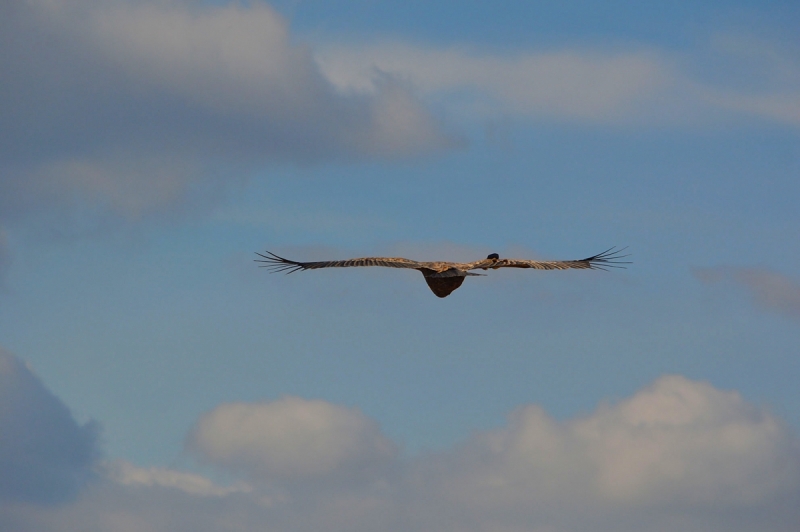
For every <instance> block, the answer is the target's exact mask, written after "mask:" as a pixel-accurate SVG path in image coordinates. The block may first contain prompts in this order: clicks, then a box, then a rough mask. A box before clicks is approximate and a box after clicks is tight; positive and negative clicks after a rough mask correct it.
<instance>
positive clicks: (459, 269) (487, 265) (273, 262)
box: [254, 248, 630, 297]
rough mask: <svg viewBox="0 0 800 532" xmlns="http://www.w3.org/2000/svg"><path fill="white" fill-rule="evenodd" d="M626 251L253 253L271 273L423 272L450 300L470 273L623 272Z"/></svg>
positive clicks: (438, 294)
mask: <svg viewBox="0 0 800 532" xmlns="http://www.w3.org/2000/svg"><path fill="white" fill-rule="evenodd" d="M625 249H627V248H622V249H616V248H610V249H607V250H605V251H604V252H602V253H598V254H597V255H593V256H591V257H587V258H585V259H580V260H556V261H539V260H526V259H501V258H500V256H499V255H498V254H497V253H492V254H491V255H489V256H488V257H486V258H485V259H483V260H477V261H475V262H417V261H415V260H409V259H404V258H401V257H364V258H360V259H347V260H332V261H322V262H297V261H294V260H289V259H284V258H283V257H280V256H278V255H276V254H274V253H271V252H269V251H265V252H264V253H266V255H262V254H261V253H258V252H256V255H258V256H259V257H261V258H260V259H254V260H255V261H256V262H261V263H262V264H261V265H260V267H262V268H268V269H270V270H272V273H275V272H282V271H285V272H287V273H294V272H296V271H300V270H317V269H319V268H348V267H354V266H383V267H385V268H406V269H411V270H417V271H420V272H422V275H423V276H424V277H425V282H427V283H428V286H429V287H430V289H431V291H432V292H433V293H434V294H436V295H437V296H438V297H447V296H449V295H450V294H451V293H452V292H453V291H454V290H455V289H456V288H458V287H459V286H461V283H463V282H464V278H466V277H467V276H478V275H482V274H479V273H472V270H490V269H491V270H496V269H498V268H533V269H535V270H569V269H576V270H606V269H607V268H624V267H625V266H623V264H630V262H627V261H622V260H620V259H623V258H625V257H627V256H628V255H622V254H621V253H622V252H623V251H625Z"/></svg>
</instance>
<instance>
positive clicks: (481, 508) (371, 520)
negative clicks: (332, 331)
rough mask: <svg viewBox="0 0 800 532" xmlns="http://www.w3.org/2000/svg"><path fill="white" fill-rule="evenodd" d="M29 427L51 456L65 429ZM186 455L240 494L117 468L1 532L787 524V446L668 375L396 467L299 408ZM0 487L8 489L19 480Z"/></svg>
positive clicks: (751, 412)
mask: <svg viewBox="0 0 800 532" xmlns="http://www.w3.org/2000/svg"><path fill="white" fill-rule="evenodd" d="M3 360H5V362H6V366H8V364H11V366H10V367H11V368H12V370H13V372H14V374H17V375H22V374H23V373H25V372H24V371H22V372H21V370H19V363H18V362H16V361H15V360H14V359H9V358H8V357H7V358H6V359H0V361H3ZM9 360H10V361H11V362H8V361H9ZM14 368H17V369H14ZM0 369H4V370H6V373H5V374H8V368H7V367H5V366H0ZM0 375H3V373H0ZM27 375H30V374H27ZM32 404H36V399H35V397H26V396H24V395H19V396H18V397H17V398H16V400H15V401H14V405H15V406H14V408H16V409H22V410H25V409H28V408H30V406H31V405H32ZM0 406H4V407H7V406H8V405H7V403H5V402H0ZM0 411H3V410H0ZM41 421H42V427H43V430H44V432H45V433H47V434H50V435H51V436H52V437H53V439H54V440H55V441H64V437H65V434H67V433H69V431H70V430H73V429H74V427H73V428H72V429H70V428H69V427H66V429H65V427H62V426H60V425H58V422H57V420H54V418H51V417H44V418H41ZM0 428H2V429H6V428H7V427H6V426H4V425H3V426H0ZM65 430H66V432H65ZM3 434H9V432H7V431H5V430H4V432H3ZM11 434H12V435H13V434H16V433H11ZM12 439H13V438H12ZM187 446H188V448H189V449H190V450H192V452H194V453H196V454H197V455H198V456H199V457H201V458H202V459H203V460H205V461H207V462H209V463H212V464H214V465H215V466H217V467H219V468H221V469H222V470H223V471H226V472H227V473H228V474H232V475H236V476H244V477H247V478H248V481H247V482H245V481H238V482H234V483H233V484H229V485H219V484H217V483H215V482H212V481H211V480H210V479H208V478H206V477H204V476H202V475H199V474H197V473H189V472H181V471H177V470H173V469H166V468H139V467H136V466H133V465H131V464H128V463H125V462H122V461H115V462H111V463H107V464H105V465H103V466H102V467H99V468H97V470H98V472H99V473H100V474H101V477H100V478H98V479H97V480H96V481H95V482H93V483H91V484H90V485H88V486H86V487H85V488H83V490H82V492H81V496H80V497H78V498H77V499H76V500H75V501H74V502H71V503H68V504H62V505H60V506H58V507H52V506H46V505H42V506H37V505H28V506H20V505H15V504H9V503H8V502H4V501H3V500H0V510H2V511H0V527H5V528H8V527H9V526H10V525H13V527H12V528H15V529H31V530H33V529H35V530H44V531H50V532H62V531H66V530H76V529H80V530H87V531H100V530H103V531H110V532H123V531H126V530H131V529H135V530H142V529H146V530H194V531H197V532H203V531H206V530H208V531H211V530H221V529H222V530H241V531H247V530H265V529H266V530H296V529H298V527H299V528H303V529H305V530H317V529H347V530H353V531H361V530H363V531H376V530H378V531H384V532H395V531H397V532H399V531H407V530H430V529H437V530H446V531H455V530H466V531H475V532H478V531H483V530H551V531H564V532H568V531H576V532H577V531H582V530H595V531H601V532H602V531H618V532H619V531H622V532H625V531H634V530H636V531H650V530H652V531H656V530H676V531H677V530H699V529H702V530H709V531H723V530H724V531H726V532H740V531H741V532H744V531H749V530H754V529H765V528H768V529H770V530H778V531H787V532H788V531H789V530H794V528H795V527H796V524H797V522H798V519H800V510H798V508H800V505H798V504H797V503H798V502H800V499H798V493H800V442H798V440H797V438H796V437H795V436H794V435H792V433H791V432H790V431H789V430H788V428H787V427H786V426H785V425H784V424H783V423H782V422H781V421H780V420H779V419H777V418H776V417H774V416H773V415H771V414H770V413H769V412H767V411H765V410H764V409H762V408H759V407H757V406H754V405H752V404H749V403H748V402H747V401H745V400H744V399H743V398H742V397H741V396H740V395H739V394H738V393H736V392H733V391H725V390H719V389H717V388H715V387H713V386H712V385H710V384H708V383H705V382H697V381H692V380H689V379H686V378H684V377H681V376H677V375H669V376H664V377H661V378H660V379H658V380H656V381H655V382H654V383H653V384H651V385H650V386H648V387H646V388H644V389H643V390H641V391H639V392H637V393H636V394H635V395H633V396H632V397H629V398H627V399H624V400H622V401H620V402H617V403H614V404H606V403H604V404H601V405H600V406H599V407H598V408H597V409H596V410H595V411H594V412H593V413H591V414H589V415H586V416H583V417H578V418H574V419H571V420H566V421H557V420H555V419H553V418H552V417H550V416H549V415H548V414H547V413H546V412H545V411H544V410H543V409H542V408H541V407H540V406H538V405H523V406H520V407H519V408H517V409H516V410H515V411H514V412H512V413H511V414H510V415H509V418H508V423H507V425H506V426H504V427H501V428H498V429H495V430H491V431H487V432H482V433H477V434H475V435H474V436H472V437H471V438H469V439H468V440H467V441H465V442H463V443H462V444H460V445H458V446H456V447H454V448H452V449H448V450H444V451H441V452H437V453H434V454H427V455H422V456H417V457H413V458H407V459H403V458H402V457H401V456H400V455H399V454H398V453H397V446H396V445H395V444H394V443H392V442H391V441H390V440H388V439H387V438H386V437H385V436H384V435H383V434H382V433H381V431H380V429H379V427H378V424H377V423H376V422H375V421H374V420H372V419H370V418H368V417H367V416H365V415H364V414H363V413H361V412H360V411H358V410H357V409H353V408H348V407H344V406H341V405H335V404H331V403H328V402H325V401H320V400H307V399H302V398H297V397H286V398H283V399H279V400H277V401H272V402H260V403H226V404H222V405H219V406H218V407H217V408H215V409H213V410H212V411H210V412H208V413H207V414H204V415H203V416H202V417H201V418H200V419H199V420H198V421H197V423H196V424H195V426H194V428H193V429H192V431H191V433H190V435H189V437H188V439H187ZM9 449H10V448H9V447H8V445H5V446H0V464H3V463H6V462H4V460H7V459H8V458H13V457H15V456H16V455H14V451H13V450H12V451H10V450H9ZM30 459H31V460H30V461H29V466H30V470H29V471H28V472H29V473H30V474H31V475H38V472H39V471H40V470H42V469H41V468H42V467H44V465H45V464H47V463H50V462H49V461H50V460H51V457H50V456H47V455H31V456H30ZM70 463H71V462H70ZM35 478H38V477H35ZM354 480H357V481H354ZM3 482H5V483H6V484H8V486H10V487H14V486H17V487H19V486H22V485H25V484H24V483H25V482H26V478H25V477H24V476H21V475H13V476H11V477H8V478H6V477H4V478H3ZM34 488H35V489H34V493H43V492H46V491H47V490H48V489H50V487H49V486H47V485H45V484H41V483H40V484H36V485H35V486H34ZM33 500H36V499H35V498H34V499H33ZM733 509H735V516H736V517H735V519H732V518H731V515H733V514H732V513H731V512H732V511H733Z"/></svg>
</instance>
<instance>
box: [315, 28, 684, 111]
mask: <svg viewBox="0 0 800 532" xmlns="http://www.w3.org/2000/svg"><path fill="white" fill-rule="evenodd" d="M316 57H317V61H318V62H319V64H320V65H321V68H322V71H323V72H324V73H325V74H326V75H327V76H328V78H329V79H330V80H331V81H332V82H333V83H334V84H335V85H336V86H337V87H339V89H340V90H343V91H346V90H357V91H365V92H369V91H372V90H374V88H375V84H374V79H375V77H376V74H377V73H379V72H383V73H389V74H391V75H393V76H396V77H400V78H407V79H409V80H410V81H411V82H412V83H413V84H414V85H415V86H417V87H419V88H420V90H422V91H423V92H424V93H429V94H430V93H434V94H435V93H448V94H452V93H456V94H458V93H459V92H462V93H463V92H465V93H466V96H463V95H462V96H461V97H460V98H458V97H457V99H459V100H464V99H466V100H467V101H468V102H470V105H471V106H472V108H473V109H474V110H477V111H486V112H492V111H493V112H501V113H515V114H516V113H521V114H523V115H532V116H551V117H565V118H572V119H587V120H608V119H612V120H615V119H618V118H619V115H620V114H623V115H627V114H630V113H631V112H633V111H634V110H635V104H636V102H637V101H638V100H640V99H642V98H648V97H651V96H652V93H653V92H654V91H656V90H658V89H659V88H661V87H662V86H664V85H665V84H666V83H667V82H668V81H669V77H670V76H669V72H668V68H667V65H666V64H664V62H663V61H662V60H661V59H660V58H659V57H657V56H656V55H655V54H652V53H647V52H632V53H617V54H604V53H594V52H579V51H572V50H564V51H557V52H533V51H531V52H523V53H518V54H514V55H510V54H509V55H497V54H489V53H480V52H475V51H471V50H468V49H466V48H457V47H453V48H444V49H437V48H426V47H421V46H412V45H409V44H405V43H390V44H379V45H375V46H358V47H352V48H350V47H344V46H338V47H335V46H331V47H326V48H321V49H320V50H319V51H318V52H317V54H316Z"/></svg>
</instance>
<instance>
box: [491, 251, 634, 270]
mask: <svg viewBox="0 0 800 532" xmlns="http://www.w3.org/2000/svg"><path fill="white" fill-rule="evenodd" d="M626 249H627V248H622V249H615V248H610V249H607V250H605V251H604V252H602V253H598V254H597V255H592V256H591V257H587V258H585V259H580V260H554V261H539V260H524V259H500V260H498V261H497V262H495V263H494V264H491V265H489V266H488V267H489V268H534V269H536V270H569V269H577V270H607V269H608V268H625V266H623V265H624V264H630V261H623V260H621V259H624V258H625V257H628V256H629V255H622V252H623V251H625V250H626Z"/></svg>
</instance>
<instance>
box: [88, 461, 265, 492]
mask: <svg viewBox="0 0 800 532" xmlns="http://www.w3.org/2000/svg"><path fill="white" fill-rule="evenodd" d="M103 467H104V470H105V471H104V473H105V475H106V476H107V477H108V478H109V479H111V480H113V481H114V482H117V483H119V484H122V485H123V486H140V487H142V486H143V487H152V486H160V487H163V488H173V489H177V490H181V491H183V492H186V493H189V494H192V495H200V496H204V497H224V496H226V495H230V494H232V493H250V492H251V491H253V487H252V486H250V485H249V484H247V483H245V482H237V483H235V484H232V485H230V486H219V485H217V484H215V483H214V482H212V481H211V480H209V479H207V478H206V477H204V476H202V475H198V474H195V473H184V472H182V471H176V470H174V469H167V468H163V467H148V468H142V467H136V466H135V465H133V464H131V463H129V462H126V461H124V460H115V461H113V462H109V463H107V464H104V466H103Z"/></svg>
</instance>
